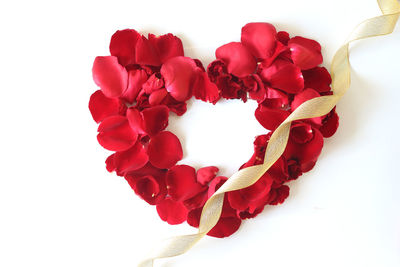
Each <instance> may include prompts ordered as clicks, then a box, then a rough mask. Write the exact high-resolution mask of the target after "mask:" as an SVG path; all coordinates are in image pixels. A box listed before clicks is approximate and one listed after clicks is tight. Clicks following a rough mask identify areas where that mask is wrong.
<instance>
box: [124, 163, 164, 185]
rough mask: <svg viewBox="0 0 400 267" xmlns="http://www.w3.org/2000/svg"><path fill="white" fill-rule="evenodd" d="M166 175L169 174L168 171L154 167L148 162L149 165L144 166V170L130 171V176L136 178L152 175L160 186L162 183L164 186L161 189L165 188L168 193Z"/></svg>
mask: <svg viewBox="0 0 400 267" xmlns="http://www.w3.org/2000/svg"><path fill="white" fill-rule="evenodd" d="M166 173H167V171H166V170H162V169H159V168H156V167H154V166H153V165H151V163H150V162H147V164H146V165H144V166H143V167H142V168H140V169H137V170H134V171H130V172H129V174H128V175H131V176H135V177H141V176H146V175H151V176H153V177H154V178H156V179H157V181H159V183H160V184H161V183H162V184H163V185H162V186H161V187H162V188H163V187H165V191H167V190H166V189H167V188H166V185H165V174H166Z"/></svg>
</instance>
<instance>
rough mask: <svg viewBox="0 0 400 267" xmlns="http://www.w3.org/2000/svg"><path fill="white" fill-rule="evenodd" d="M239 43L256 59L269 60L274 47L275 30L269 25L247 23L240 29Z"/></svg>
mask: <svg viewBox="0 0 400 267" xmlns="http://www.w3.org/2000/svg"><path fill="white" fill-rule="evenodd" d="M241 42H242V44H243V45H245V46H246V47H247V48H248V49H249V50H250V52H251V53H252V54H253V55H254V56H255V57H256V58H259V59H266V58H269V57H271V56H272V54H273V52H274V49H275V46H276V29H275V27H274V26H273V25H272V24H270V23H248V24H246V25H245V26H244V27H243V28H242V37H241Z"/></svg>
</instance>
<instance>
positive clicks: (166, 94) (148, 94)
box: [89, 23, 339, 238]
mask: <svg viewBox="0 0 400 267" xmlns="http://www.w3.org/2000/svg"><path fill="white" fill-rule="evenodd" d="M215 55H216V60H214V61H213V62H211V63H210V64H209V65H208V67H207V70H205V69H204V67H203V65H202V63H201V62H200V61H199V60H197V59H192V58H189V57H185V55H184V50H183V46H182V42H181V40H180V39H179V38H178V37H176V36H174V35H172V34H170V33H169V34H165V35H161V36H155V35H153V34H148V36H147V37H145V36H144V35H142V34H140V33H138V32H137V31H135V30H133V29H126V30H122V31H117V32H116V33H114V35H113V36H112V37H111V42H110V56H101V57H97V58H96V59H95V60H94V64H93V69H92V71H93V79H94V82H95V83H96V84H97V85H98V87H99V89H98V90H97V91H95V92H94V93H93V94H92V96H91V97H90V101H89V110H90V112H91V114H92V117H93V119H94V121H96V122H97V123H99V126H98V134H97V140H98V142H99V143H100V145H101V146H103V147H104V148H105V149H107V150H110V151H113V153H112V154H111V155H110V156H109V157H108V158H107V159H106V169H107V170H108V171H109V172H114V171H115V172H116V174H117V175H118V176H122V177H124V178H125V179H126V181H127V182H128V184H129V185H130V186H131V188H132V189H133V191H134V192H135V193H136V194H137V195H138V196H139V197H140V198H142V199H143V200H144V201H146V202H147V203H149V204H150V205H154V206H155V207H156V210H157V212H158V214H159V216H160V218H161V219H162V220H164V221H166V222H167V223H169V224H180V223H183V222H185V221H187V223H188V224H189V225H191V226H193V227H198V226H199V222H200V216H201V212H202V209H203V207H204V204H205V203H206V201H207V200H208V199H209V198H210V197H211V196H212V195H213V194H214V193H215V192H216V191H217V190H218V189H219V188H220V187H221V186H222V185H223V184H224V183H225V182H226V181H227V179H228V178H227V177H224V176H221V175H218V172H219V169H218V168H217V167H215V166H207V167H203V168H199V169H197V170H196V169H195V168H193V167H191V166H189V165H185V164H180V163H179V161H180V160H181V159H182V158H183V150H182V146H181V143H180V141H179V139H178V137H177V136H176V135H175V134H173V133H172V132H170V131H168V130H167V126H168V119H169V115H170V112H173V113H175V114H177V115H178V116H181V115H183V114H184V113H185V112H186V102H187V101H188V100H189V99H191V98H192V97H195V98H196V99H200V100H202V101H206V102H209V103H212V104H216V103H217V102H218V101H219V100H220V98H225V99H242V100H243V101H244V102H246V101H247V100H248V99H249V98H250V99H253V100H255V101H257V103H258V107H257V109H256V111H255V117H256V119H257V120H258V121H259V123H260V124H261V125H262V126H263V127H265V128H266V134H264V135H260V136H257V137H256V138H255V141H254V153H253V155H252V157H251V158H250V159H249V160H248V161H247V162H246V163H244V164H243V165H242V166H241V167H240V169H242V168H246V167H250V166H254V165H259V164H262V163H263V161H264V154H265V150H266V147H267V145H268V142H269V139H270V137H271V135H272V133H273V131H274V130H275V129H276V128H277V127H278V126H279V124H280V123H281V122H282V121H283V120H285V119H286V118H287V116H289V115H290V113H291V112H293V111H294V110H296V109H297V108H298V107H299V106H300V105H301V104H302V103H304V102H305V101H307V100H310V99H312V98H315V97H319V96H321V95H329V94H331V93H332V92H331V88H330V84H331V77H330V74H329V72H328V71H327V70H326V69H325V68H324V67H322V66H321V65H320V64H321V63H322V54H321V46H320V44H319V43H318V42H316V41H314V40H311V39H307V38H303V37H300V36H296V37H292V38H291V37H290V36H289V34H288V33H287V32H284V31H280V32H277V31H276V29H275V27H274V26H273V25H271V24H269V23H249V24H247V25H245V26H244V27H243V28H242V33H241V40H240V42H231V43H228V44H225V45H223V46H221V47H219V48H218V49H217V50H216V53H215ZM338 121H339V118H338V115H337V113H336V111H335V109H334V110H332V111H331V112H330V113H329V114H327V115H325V116H322V117H319V118H312V119H307V120H301V121H296V122H295V123H292V126H291V131H290V136H289V140H288V144H287V147H286V149H285V151H284V153H283V155H282V156H281V157H280V158H279V159H278V161H277V162H275V164H274V165H273V166H272V167H271V168H270V169H269V170H268V171H267V172H266V173H264V174H263V176H262V177H261V178H260V179H259V180H258V181H257V182H256V183H255V184H253V185H252V186H250V187H247V188H244V189H240V190H236V191H232V192H228V193H227V194H225V198H224V204H223V210H222V214H221V217H220V219H219V221H218V223H217V224H216V226H215V227H214V228H213V229H212V230H211V231H210V232H209V233H208V235H210V236H214V237H220V238H222V237H227V236H230V235H232V234H233V233H234V232H236V231H237V230H238V229H239V227H240V225H241V222H242V220H244V219H249V218H254V217H255V216H257V215H258V214H260V213H261V212H262V211H263V209H264V208H265V206H266V205H277V204H280V203H282V202H283V201H284V200H285V199H286V198H287V197H288V195H289V186H288V182H290V181H291V180H294V179H297V178H298V177H299V176H300V175H302V174H303V173H304V172H307V171H309V170H311V169H312V168H313V166H314V165H315V163H316V161H317V159H318V157H319V155H320V153H321V150H322V147H323V143H324V137H325V138H326V137H330V136H332V135H333V134H334V133H335V132H336V129H337V127H338ZM268 131H269V132H268Z"/></svg>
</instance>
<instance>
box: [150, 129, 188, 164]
mask: <svg viewBox="0 0 400 267" xmlns="http://www.w3.org/2000/svg"><path fill="white" fill-rule="evenodd" d="M147 153H148V154H149V160H150V162H151V164H153V165H154V166H155V167H157V168H160V169H169V168H171V167H172V166H174V165H175V164H176V163H177V162H178V161H179V160H181V159H182V157H183V151H182V146H181V143H180V142H179V139H178V137H176V135H174V134H173V133H171V132H168V131H164V132H160V133H158V134H156V135H155V136H153V137H152V138H151V139H150V142H149V146H148V148H147Z"/></svg>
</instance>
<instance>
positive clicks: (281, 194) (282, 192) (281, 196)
mask: <svg viewBox="0 0 400 267" xmlns="http://www.w3.org/2000/svg"><path fill="white" fill-rule="evenodd" d="M289 191H290V188H289V186H287V185H282V186H280V187H278V188H276V189H272V190H271V193H270V194H273V197H271V200H270V201H269V203H268V204H269V205H278V204H282V203H283V202H284V201H285V199H286V198H287V197H288V196H289Z"/></svg>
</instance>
